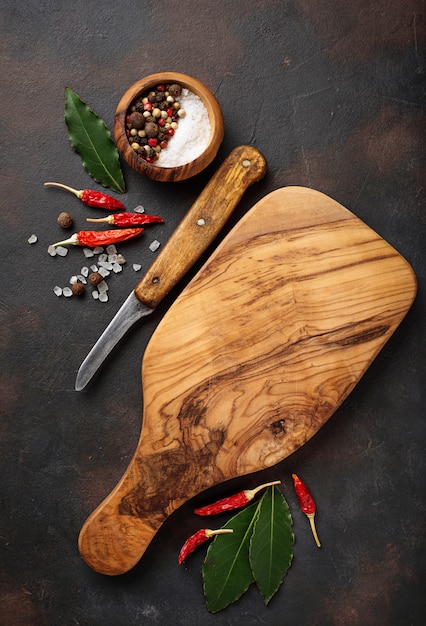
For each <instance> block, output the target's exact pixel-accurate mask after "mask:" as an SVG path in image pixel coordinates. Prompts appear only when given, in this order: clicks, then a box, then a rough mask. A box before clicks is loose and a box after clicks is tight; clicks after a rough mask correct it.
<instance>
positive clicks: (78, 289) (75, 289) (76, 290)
mask: <svg viewBox="0 0 426 626" xmlns="http://www.w3.org/2000/svg"><path fill="white" fill-rule="evenodd" d="M71 291H72V293H73V295H74V296H84V294H85V293H86V289H85V287H84V285H83V283H74V284H73V285H71Z"/></svg>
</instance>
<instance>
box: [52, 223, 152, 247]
mask: <svg viewBox="0 0 426 626" xmlns="http://www.w3.org/2000/svg"><path fill="white" fill-rule="evenodd" d="M143 230H144V229H143V228H124V229H122V230H103V231H93V230H81V231H80V232H79V233H74V234H73V235H72V236H71V237H70V238H69V239H65V240H64V241H57V242H56V243H54V244H52V245H53V247H54V248H56V246H63V245H66V244H71V245H72V246H87V247H88V248H96V246H108V245H110V244H113V243H119V242H120V241H126V240H127V239H132V238H133V237H136V236H137V235H140V234H141V233H142V232H143Z"/></svg>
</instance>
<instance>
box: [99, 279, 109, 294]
mask: <svg viewBox="0 0 426 626" xmlns="http://www.w3.org/2000/svg"><path fill="white" fill-rule="evenodd" d="M108 289H109V287H108V285H107V284H106V282H105V281H104V280H102V281H101V282H100V283H99V285H98V291H99V293H100V294H101V293H105V291H108Z"/></svg>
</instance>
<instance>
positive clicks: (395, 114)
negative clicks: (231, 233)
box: [0, 0, 426, 626]
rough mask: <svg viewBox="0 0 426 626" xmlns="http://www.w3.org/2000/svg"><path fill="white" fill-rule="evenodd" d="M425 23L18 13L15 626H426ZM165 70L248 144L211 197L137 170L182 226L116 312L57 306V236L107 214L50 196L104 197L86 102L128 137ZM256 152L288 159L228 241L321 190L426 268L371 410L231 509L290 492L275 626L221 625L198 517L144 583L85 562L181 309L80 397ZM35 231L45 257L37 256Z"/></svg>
mask: <svg viewBox="0 0 426 626" xmlns="http://www.w3.org/2000/svg"><path fill="white" fill-rule="evenodd" d="M423 11H424V2H421V1H415V0H405V1H404V2H401V0H377V1H376V2H371V1H370V0H350V1H349V0H341V1H340V2H339V1H338V0H325V1H324V2H318V1H317V2H314V1H313V0H297V1H296V0H288V1H286V0H282V1H278V0H263V1H262V2H260V1H259V2H256V1H254V0H253V1H252V0H245V1H244V2H242V1H238V2H225V0H210V1H209V2H195V1H189V2H185V1H183V2H176V1H175V0H168V1H167V2H165V1H164V0H156V1H155V2H145V1H139V2H137V1H135V0H133V1H132V2H129V1H128V0H124V1H120V2H110V1H109V0H106V1H104V2H93V1H91V0H85V1H84V2H83V1H81V0H77V1H76V2H65V1H64V0H63V1H62V2H53V1H51V2H48V1H46V0H37V1H35V0H30V1H29V2H25V3H20V2H16V1H15V0H3V2H2V4H1V8H0V46H1V64H0V67H1V88H0V107H1V133H0V141H1V148H2V152H1V173H0V181H1V209H0V230H1V234H0V236H1V247H0V251H1V255H2V271H1V279H0V280H1V304H0V312H1V321H0V329H1V330H0V339H1V350H2V353H1V357H2V358H1V370H0V407H1V418H0V464H1V469H0V623H1V624H4V625H7V626H9V625H10V626H15V625H16V626H21V625H22V626H24V625H31V626H33V625H34V626H39V625H40V626H44V625H54V626H62V625H66V626H68V625H75V624H80V625H88V626H98V625H99V626H101V625H102V626H130V625H133V624H146V625H148V626H150V625H154V624H171V625H174V624H176V625H180V626H193V625H194V626H195V625H198V624H201V623H203V624H206V625H207V624H209V625H210V624H227V625H233V626H236V625H239V624H244V625H248V624H272V625H281V624H286V625H289V626H305V625H309V626H353V625H361V626H370V625H375V626H382V625H383V626H388V625H392V626H396V625H398V626H399V625H401V626H408V625H415V626H417V625H420V624H423V623H425V619H426V611H425V608H424V595H425V586H424V581H425V557H426V553H425V552H426V551H425V541H424V522H425V460H424V459H425V457H424V454H425V443H426V442H425V432H426V428H425V395H424V386H425V358H424V353H425V331H424V327H425V324H424V319H425V296H424V289H425V248H426V246H425V201H424V181H425V176H424V174H425V160H424V152H423V149H424V143H423V142H424V134H423V133H424V109H423V107H424V91H425V81H424V78H425V74H424V69H425V68H424V56H423V53H424V49H425V48H424V44H425V27H424V18H425V16H424V13H423ZM165 70H176V71H180V72H184V73H187V74H190V75H192V76H194V77H196V78H198V79H199V80H201V81H203V82H204V83H205V84H206V85H207V86H208V87H209V88H210V89H211V90H212V91H213V92H214V93H215V95H216V96H217V98H218V100H219V102H220V104H221V106H222V109H223V113H224V117H225V125H226V127H225V139H224V142H223V144H222V146H221V148H220V151H219V153H218V155H217V158H216V160H215V161H214V163H213V164H212V165H211V166H210V167H209V168H208V169H207V170H206V171H205V172H203V173H202V174H200V175H199V176H197V177H196V178H195V179H193V180H190V181H186V182H182V183H175V184H163V183H154V182H152V181H149V180H147V179H144V178H142V177H140V176H139V175H137V174H136V173H135V172H133V171H131V170H130V168H128V167H127V165H126V164H124V165H123V169H124V172H125V178H126V184H127V192H126V194H125V196H124V201H125V204H126V205H127V206H128V207H129V208H133V207H134V206H136V205H137V204H140V203H142V204H144V206H145V207H146V209H147V211H148V212H151V213H158V214H160V215H162V216H163V217H164V219H165V224H164V226H155V227H153V228H152V229H151V230H150V231H149V233H147V234H146V236H145V237H144V239H141V240H140V241H138V243H132V244H128V245H125V246H122V247H121V248H120V251H121V252H122V253H123V254H124V255H125V256H126V258H127V260H128V264H127V266H126V267H125V269H124V271H123V273H122V274H121V275H118V276H116V277H114V279H112V280H111V281H110V300H109V302H108V304H101V303H99V302H95V301H93V300H92V299H91V298H90V297H86V298H85V299H83V300H79V299H77V298H73V299H65V298H56V297H55V295H54V294H53V291H52V289H53V287H54V286H55V285H56V284H59V285H62V286H64V285H65V284H66V283H67V281H68V279H69V277H70V276H71V275H72V274H74V273H77V272H79V270H80V267H81V266H82V265H84V261H83V257H82V253H81V251H80V250H78V249H75V248H73V249H72V250H70V252H69V254H68V256H67V257H66V258H65V259H59V258H55V259H52V258H51V257H50V256H49V255H48V254H47V252H46V249H47V246H48V245H49V244H50V243H52V242H53V241H56V240H58V239H60V238H62V237H61V235H62V233H61V232H60V229H59V227H58V226H57V224H56V217H57V215H58V213H59V212H60V211H62V210H68V211H70V212H71V213H72V214H73V215H74V218H75V220H76V223H77V227H78V228H80V229H82V228H83V227H84V226H85V217H86V215H87V209H86V208H85V207H84V206H83V205H81V204H80V203H79V202H78V201H77V200H76V199H75V198H73V197H72V196H70V195H68V194H66V193H65V192H60V191H54V190H48V189H46V188H44V187H43V182H44V181H46V180H57V181H62V182H65V183H68V184H70V185H73V186H75V187H77V188H84V187H93V186H94V187H95V188H96V189H98V188H99V186H98V185H96V184H93V182H92V180H91V179H90V177H89V176H88V175H87V173H86V171H85V170H84V169H83V168H82V166H81V162H80V159H79V157H78V156H77V155H76V154H75V153H74V152H73V151H72V149H71V148H70V145H69V143H68V139H67V133H66V128H65V124H64V120H63V107H64V88H65V87H66V86H69V87H71V88H72V89H74V90H75V91H76V92H77V93H78V94H79V95H80V97H81V98H82V99H83V100H85V101H86V102H87V103H88V104H89V105H90V106H91V107H92V108H93V109H94V110H95V111H96V112H97V113H98V115H100V116H101V117H103V119H104V120H105V121H106V123H107V125H108V126H109V127H110V128H111V129H112V124H113V117H114V111H115V107H116V105H117V103H118V101H119V99H120V98H121V95H122V94H123V93H124V91H126V90H127V88H128V87H129V86H130V85H131V84H132V83H133V82H135V81H136V80H138V79H140V78H141V77H143V76H145V75H147V74H151V73H154V72H159V71H165ZM243 143H248V144H252V145H254V146H256V147H257V148H259V149H260V150H261V151H262V152H263V153H264V154H265V156H266V158H267V161H268V166H269V170H268V175H267V177H266V178H265V179H264V180H263V181H262V182H261V183H259V184H257V185H255V186H254V187H252V188H251V189H250V190H249V191H248V192H247V194H246V195H245V197H244V199H243V200H242V202H241V204H240V205H239V207H238V209H237V211H236V212H235V214H234V215H233V217H232V218H231V220H230V222H229V223H228V225H227V227H226V228H225V230H224V232H223V234H225V233H226V232H227V231H228V230H229V229H230V228H231V227H232V225H233V224H235V223H236V221H237V220H238V219H239V218H240V217H241V216H242V215H243V214H244V213H245V212H246V211H247V210H248V209H249V208H250V207H251V206H253V204H254V203H255V202H256V201H257V200H259V199H260V198H261V197H262V196H264V195H265V194H267V193H269V192H270V191H273V190H274V189H277V188H279V187H282V186H285V185H294V184H296V185H303V186H307V187H312V188H315V189H318V190H320V191H322V192H325V193H326V194H328V195H330V196H332V197H333V198H334V199H336V200H337V201H339V202H341V203H342V204H343V205H345V206H346V207H347V208H348V209H350V210H351V211H353V212H354V213H355V214H356V215H357V216H358V217H360V218H361V219H362V220H364V221H365V222H366V223H367V224H368V225H369V226H370V227H372V228H373V229H374V230H376V231H377V232H378V233H379V234H380V235H381V236H382V237H383V238H385V239H386V240H387V241H388V242H389V243H391V244H392V245H393V246H394V247H395V248H396V249H397V250H398V251H399V252H400V253H401V254H402V255H403V256H404V257H405V258H406V259H407V260H408V261H409V262H410V264H411V265H412V267H413V269H414V271H415V273H416V275H417V277H418V280H419V293H418V296H417V299H416V301H415V303H414V305H413V307H412V309H411V310H410V312H409V313H408V315H407V317H406V318H405V320H404V321H403V323H402V324H401V326H400V327H399V329H398V330H397V332H396V333H395V335H394V336H393V337H392V339H391V340H390V342H389V343H388V344H387V345H386V347H385V348H384V350H383V351H382V352H381V353H380V355H379V356H378V358H377V359H376V361H375V362H374V363H373V365H372V366H371V368H370V369H369V370H368V372H367V373H366V375H365V376H364V378H363V379H362V380H361V382H360V383H359V385H358V386H357V388H356V389H355V390H354V392H353V393H352V394H351V395H350V397H349V398H348V399H347V401H346V402H345V403H344V405H343V406H342V407H341V408H340V409H339V410H338V411H337V412H336V413H335V415H334V416H333V417H332V418H331V420H330V421H329V422H328V423H327V424H326V425H325V426H324V428H323V429H322V430H321V431H320V432H319V433H318V434H317V435H316V436H315V437H314V438H313V439H312V440H311V441H310V442H309V443H308V444H307V445H306V446H304V447H303V448H302V449H301V450H299V451H298V452H297V453H295V454H294V455H293V456H292V457H290V458H289V459H287V460H285V461H283V462H282V463H280V464H279V465H278V466H276V467H274V468H271V469H270V470H268V471H265V472H262V473H261V474H260V475H257V476H256V475H254V476H249V477H246V478H245V479H244V478H241V479H238V480H235V481H232V483H230V484H227V485H222V486H218V487H216V488H214V489H212V490H211V492H210V493H209V494H208V499H210V498H211V499H213V498H214V497H216V496H219V495H220V496H221V495H225V494H228V493H230V492H232V491H234V490H237V489H240V488H246V487H250V486H254V485H255V484H257V483H258V482H260V481H261V480H262V481H263V480H268V479H276V478H280V479H281V480H282V481H283V492H284V494H285V496H286V497H287V499H288V502H289V504H290V507H291V509H292V513H293V518H294V530H295V534H296V540H297V541H296V544H295V556H294V561H293V565H292V567H291V569H290V571H289V573H288V576H287V577H286V579H285V582H284V585H283V586H282V588H281V589H280V591H279V592H278V593H277V595H276V596H275V597H274V598H273V599H272V601H271V603H270V605H269V606H268V607H267V608H266V607H265V606H264V605H263V603H262V600H261V598H260V596H259V594H258V593H257V591H256V589H255V588H251V589H250V590H249V591H248V593H247V594H246V595H245V596H244V597H243V598H242V599H240V600H239V601H238V602H237V603H236V604H235V605H233V606H231V607H229V608H228V609H227V610H225V611H223V612H221V613H218V614H217V615H209V614H208V612H207V609H206V607H205V604H204V598H203V592H202V582H201V575H200V568H201V563H202V560H203V554H204V551H203V550H201V551H200V552H198V553H197V554H195V555H193V558H191V559H189V560H188V562H187V564H186V565H185V566H184V567H181V568H178V567H177V565H176V557H177V553H178V550H179V549H180V546H181V544H182V543H183V541H184V540H185V539H186V537H187V535H189V534H190V533H191V532H193V531H194V530H195V529H196V528H198V527H199V522H198V521H197V520H196V519H195V517H194V516H193V515H192V508H193V507H192V503H188V504H187V505H184V506H183V507H182V508H181V509H180V510H178V511H176V512H175V514H174V515H173V516H172V517H171V518H170V519H169V520H168V522H167V523H166V524H165V525H164V526H163V528H162V529H161V531H160V532H159V533H158V535H157V536H156V538H155V539H154V541H153V542H152V544H151V546H150V547H149V549H148V551H147V553H146V554H145V555H144V557H143V559H142V560H141V562H140V563H139V564H138V565H137V567H135V568H134V570H133V571H131V572H130V573H129V574H126V575H124V576H121V577H118V578H108V577H104V576H101V575H98V574H96V573H94V572H93V571H92V570H90V569H89V568H88V567H87V566H86V564H85V563H84V562H83V561H82V559H81V558H80V556H79V553H78V550H77V537H78V533H79V531H80V528H81V526H82V524H83V523H84V521H85V519H86V517H87V516H88V515H89V514H90V512H91V511H92V510H93V509H94V508H95V507H96V506H97V505H98V504H99V502H100V501H101V500H102V499H103V498H104V497H105V496H106V495H107V494H108V493H109V492H110V490H111V489H112V488H113V487H114V485H115V484H116V482H117V481H118V480H119V478H120V477H121V476H122V474H123V472H124V470H125V468H126V466H127V464H128V463H129V461H130V459H131V456H132V454H133V451H134V449H135V447H136V443H137V439H138V436H139V432H140V428H141V415H142V394H141V388H140V365H141V358H142V355H143V351H144V348H145V346H146V344H147V342H148V340H149V338H150V336H151V335H152V333H153V331H154V329H155V327H156V325H157V324H158V322H159V320H160V319H161V317H162V315H163V314H164V312H165V311H166V310H167V308H168V307H169V306H170V304H171V303H172V302H173V299H174V298H175V297H176V296H177V295H178V293H179V289H177V290H175V291H174V292H173V293H172V294H170V296H169V297H168V298H167V299H166V301H164V303H163V304H162V305H161V306H160V308H159V309H158V311H157V312H156V313H155V314H154V315H153V316H151V317H150V318H148V319H147V320H146V321H145V323H144V324H140V325H138V326H137V327H135V328H134V329H133V330H132V332H131V333H130V334H129V335H128V337H127V338H126V339H125V340H124V341H123V342H122V343H121V344H120V346H119V348H118V349H117V350H116V351H115V353H114V355H113V358H111V359H110V360H109V361H108V363H107V364H106V366H105V367H104V368H103V369H102V371H101V372H100V374H99V376H98V377H97V378H96V380H95V381H94V383H93V384H92V385H91V386H90V388H88V389H87V390H86V391H85V392H84V393H80V394H79V393H76V392H75V391H74V381H75V374H76V371H77V369H78V366H79V365H80V363H81V361H82V359H83V358H84V356H85V355H86V353H87V351H88V349H89V347H90V346H91V345H92V343H93V342H94V341H95V340H96V338H97V337H98V335H99V334H100V332H101V330H103V328H104V327H105V326H106V324H107V323H108V321H109V320H110V319H111V317H112V316H113V314H114V313H115V312H116V310H117V309H118V308H119V305H120V304H121V302H122V301H123V300H124V298H125V297H126V295H127V294H128V293H129V292H130V290H131V289H132V288H133V287H134V286H135V284H136V282H137V280H138V278H139V277H140V274H139V275H138V274H135V273H134V272H133V270H132V268H131V264H132V263H133V262H140V263H142V265H143V267H144V268H145V269H146V268H147V267H148V265H149V263H150V261H151V260H152V258H153V254H152V253H151V252H150V251H149V250H148V244H149V242H150V241H151V239H154V238H158V239H159V240H160V241H161V242H162V243H163V244H164V243H165V242H166V240H167V238H168V237H169V235H170V234H171V233H172V232H173V229H174V228H175V227H176V225H177V224H178V223H179V221H180V219H181V218H182V216H183V215H184V214H185V211H186V210H187V209H188V208H189V206H190V205H191V204H192V202H193V200H194V199H195V198H196V197H197V195H198V194H199V192H200V191H201V189H202V188H203V186H204V185H205V183H206V182H207V180H208V179H209V178H210V176H211V174H212V173H213V172H214V171H215V169H216V168H217V166H218V165H219V164H220V163H221V162H222V161H223V159H224V158H225V157H226V155H227V154H228V153H229V152H230V150H231V149H232V148H233V147H234V146H236V145H239V144H243ZM32 233H35V234H36V235H37V236H38V238H39V240H38V243H37V244H35V245H33V246H30V245H29V244H28V243H27V239H28V237H29V236H30V235H31V234H32ZM206 258H207V255H206V256H205V257H204V259H203V260H205V259H206ZM200 263H201V262H200ZM199 266H200V264H198V265H197V267H195V268H194V270H193V272H192V274H191V275H193V273H194V272H195V271H196V269H197V268H198V267H199ZM191 275H190V276H188V279H189V278H190V277H191ZM188 279H187V280H188ZM184 284H185V281H184V283H182V284H181V285H180V289H181V288H182V286H183V285H184ZM292 471H296V472H297V473H299V474H300V475H301V476H302V477H303V478H304V479H305V480H306V482H307V483H308V484H310V485H311V488H312V490H313V491H314V493H315V496H316V500H317V504H318V515H317V525H318V531H319V534H320V537H321V539H322V542H323V548H322V549H321V550H318V549H317V548H316V547H315V545H314V543H313V540H312V538H311V536H310V531H309V526H308V524H307V521H306V519H305V518H304V516H303V515H302V514H301V513H300V511H299V510H298V507H297V504H296V501H295V497H294V494H293V491H292V486H291V478H290V474H291V472H292ZM203 501H205V500H204V498H203Z"/></svg>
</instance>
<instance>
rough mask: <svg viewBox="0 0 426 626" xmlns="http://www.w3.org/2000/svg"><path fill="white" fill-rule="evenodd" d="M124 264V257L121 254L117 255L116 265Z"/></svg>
mask: <svg viewBox="0 0 426 626" xmlns="http://www.w3.org/2000/svg"><path fill="white" fill-rule="evenodd" d="M125 262H126V259H125V258H124V256H123V255H122V254H117V263H120V265H124V264H125Z"/></svg>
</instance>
